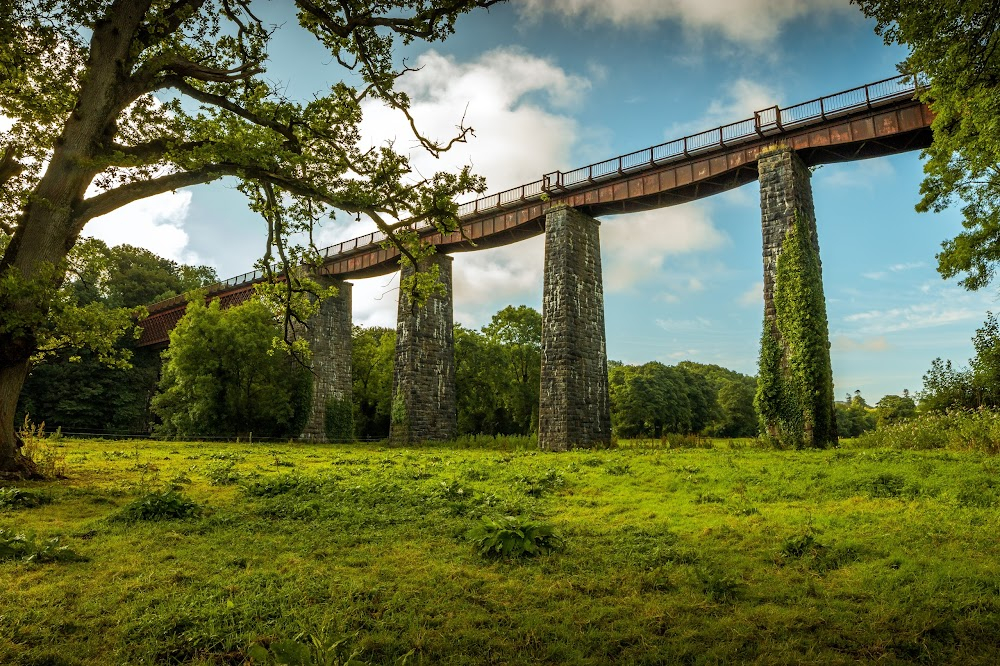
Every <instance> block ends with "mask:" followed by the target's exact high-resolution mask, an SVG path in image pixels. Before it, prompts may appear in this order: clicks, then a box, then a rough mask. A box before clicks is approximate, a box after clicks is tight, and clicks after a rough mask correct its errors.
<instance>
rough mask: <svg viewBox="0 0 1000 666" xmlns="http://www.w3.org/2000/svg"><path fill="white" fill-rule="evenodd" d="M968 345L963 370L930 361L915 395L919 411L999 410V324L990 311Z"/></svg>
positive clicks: (943, 362) (945, 362) (945, 363)
mask: <svg viewBox="0 0 1000 666" xmlns="http://www.w3.org/2000/svg"><path fill="white" fill-rule="evenodd" d="M972 346H973V349H974V350H975V355H974V356H973V357H972V358H971V359H969V365H968V367H967V368H964V369H959V368H956V367H955V366H953V365H952V362H951V361H950V360H948V361H943V360H941V359H940V358H936V359H934V360H933V361H932V362H931V367H930V369H929V370H928V371H927V373H926V374H924V386H923V389H922V390H921V391H920V393H919V394H918V397H919V398H920V410H921V411H924V412H945V411H948V410H950V409H978V408H980V407H989V408H997V407H1000V321H998V320H997V316H996V315H995V314H993V313H992V312H988V313H986V321H985V322H983V325H982V327H980V328H978V329H976V334H975V335H974V336H973V337H972Z"/></svg>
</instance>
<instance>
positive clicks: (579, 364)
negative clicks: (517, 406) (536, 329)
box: [538, 206, 611, 451]
mask: <svg viewBox="0 0 1000 666" xmlns="http://www.w3.org/2000/svg"><path fill="white" fill-rule="evenodd" d="M610 443H611V410H610V402H609V400H608V354H607V346H606V342H605V333H604V286H603V283H602V280H601V239H600V222H598V221H597V220H595V219H594V218H592V217H589V216H587V215H584V214H583V213H581V212H580V211H578V210H576V209H574V208H569V207H565V206H563V207H558V208H555V207H554V208H552V209H551V210H549V212H548V214H547V215H546V216H545V287H544V293H543V295H542V386H541V397H540V400H539V406H538V445H539V447H540V448H542V449H546V450H549V451H565V450H567V449H569V448H572V447H595V446H607V445H608V444H610Z"/></svg>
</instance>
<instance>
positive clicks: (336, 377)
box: [302, 277, 353, 441]
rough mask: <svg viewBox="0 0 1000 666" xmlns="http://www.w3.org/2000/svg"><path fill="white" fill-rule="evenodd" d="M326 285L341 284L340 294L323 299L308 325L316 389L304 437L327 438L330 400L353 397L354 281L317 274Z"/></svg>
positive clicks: (316, 439)
mask: <svg viewBox="0 0 1000 666" xmlns="http://www.w3.org/2000/svg"><path fill="white" fill-rule="evenodd" d="M316 279H317V280H318V281H319V283H320V284H321V285H323V286H324V287H330V286H335V287H337V295H336V296H333V297H331V298H328V299H326V300H325V301H323V303H322V305H321V306H320V310H319V312H317V313H316V314H315V315H313V317H312V319H310V320H309V322H308V327H307V329H306V333H305V335H306V340H308V341H309V349H311V350H312V372H313V392H312V408H311V409H310V412H309V420H308V421H306V425H305V428H304V430H303V432H302V437H303V438H304V439H311V440H315V441H325V440H326V404H327V401H328V400H329V399H330V398H336V399H337V400H345V399H346V400H351V392H352V390H353V383H352V381H351V332H352V331H351V328H352V326H351V288H352V287H353V285H352V284H351V283H350V282H344V281H343V280H337V279H334V278H329V277H319V278H316Z"/></svg>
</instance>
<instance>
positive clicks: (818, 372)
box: [757, 147, 837, 447]
mask: <svg viewBox="0 0 1000 666" xmlns="http://www.w3.org/2000/svg"><path fill="white" fill-rule="evenodd" d="M758 170H759V174H760V202H761V203H760V207H761V223H762V232H763V245H764V248H763V257H764V332H763V338H762V342H761V345H762V346H761V367H760V372H759V375H758V376H759V379H758V381H759V382H761V391H760V392H759V395H758V401H759V402H758V404H757V407H758V410H759V413H760V414H761V419H762V421H763V422H764V426H765V428H766V433H767V435H768V436H770V437H773V438H777V439H778V440H779V441H781V442H782V443H783V444H784V445H791V446H811V447H825V446H827V445H830V444H835V443H836V442H837V426H836V412H835V410H834V405H833V400H834V398H833V374H832V369H831V363H830V332H829V324H828V322H827V315H826V298H825V296H824V294H823V277H822V263H821V261H820V254H819V234H818V232H817V229H816V212H815V209H814V206H813V197H812V186H811V184H810V176H811V174H810V172H809V169H808V168H807V167H806V166H805V164H803V162H802V160H801V159H800V158H799V156H798V155H797V154H796V153H795V152H794V151H793V150H792V149H790V148H787V147H779V148H776V149H774V150H773V151H770V152H768V153H766V154H763V155H762V156H761V158H760V161H759V164H758ZM790 230H794V231H793V235H789V231H790ZM779 264H780V270H779Z"/></svg>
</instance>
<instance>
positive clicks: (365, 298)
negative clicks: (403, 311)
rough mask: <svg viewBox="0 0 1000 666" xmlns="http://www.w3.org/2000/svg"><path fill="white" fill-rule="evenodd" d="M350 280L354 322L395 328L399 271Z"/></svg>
mask: <svg viewBox="0 0 1000 666" xmlns="http://www.w3.org/2000/svg"><path fill="white" fill-rule="evenodd" d="M351 282H353V283H354V288H353V289H352V290H351V306H352V310H353V314H352V318H353V321H354V324H355V325H357V326H369V327H370V326H385V327H388V328H395V327H396V311H397V305H398V303H399V271H396V272H394V273H390V274H389V275H380V276H379V277H373V278H366V279H364V280H351Z"/></svg>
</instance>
